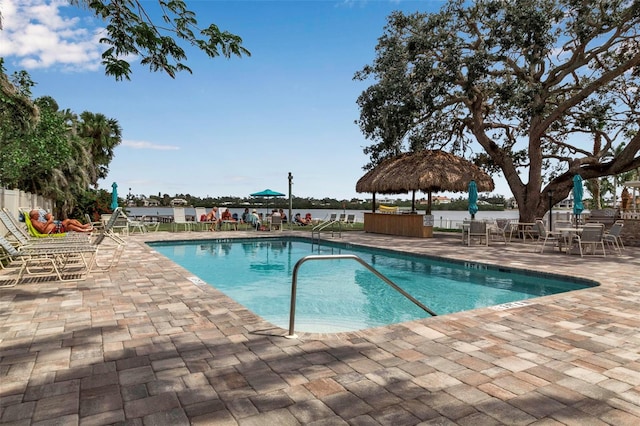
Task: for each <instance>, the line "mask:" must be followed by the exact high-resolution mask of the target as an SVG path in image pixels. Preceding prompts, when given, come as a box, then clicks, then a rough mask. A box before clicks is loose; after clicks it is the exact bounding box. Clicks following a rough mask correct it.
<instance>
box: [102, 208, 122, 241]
mask: <svg viewBox="0 0 640 426" xmlns="http://www.w3.org/2000/svg"><path fill="white" fill-rule="evenodd" d="M100 218H101V220H102V223H104V224H105V226H106V224H107V223H109V222H111V221H112V219H113V222H112V226H111V228H110V232H111V233H114V232H116V231H118V230H119V231H120V233H121V234H122V235H129V220H128V218H127V217H126V215H124V212H123V211H122V207H118V208H116V209H115V210H114V211H113V213H111V214H102V215H100Z"/></svg>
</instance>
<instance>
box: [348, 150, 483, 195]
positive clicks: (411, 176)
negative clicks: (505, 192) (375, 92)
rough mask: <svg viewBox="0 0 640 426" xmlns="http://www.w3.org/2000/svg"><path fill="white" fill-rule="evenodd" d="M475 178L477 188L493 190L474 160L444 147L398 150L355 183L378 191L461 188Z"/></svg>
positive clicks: (405, 191) (386, 192)
mask: <svg viewBox="0 0 640 426" xmlns="http://www.w3.org/2000/svg"><path fill="white" fill-rule="evenodd" d="M471 180H475V181H476V185H477V186H478V191H479V192H489V191H493V189H494V188H495V186H494V183H493V179H491V176H489V175H488V174H486V173H485V172H484V171H483V170H482V169H480V168H479V167H478V166H476V165H475V164H473V163H471V162H470V161H468V160H465V159H464V158H461V157H458V156H455V155H453V154H450V153H448V152H444V151H428V150H425V151H419V152H408V153H404V154H400V155H398V156H397V157H393V158H388V159H386V160H384V161H382V162H381V163H380V164H379V165H377V166H376V167H375V168H373V169H372V170H370V171H369V172H367V174H365V175H364V176H362V177H361V178H360V180H358V183H356V191H358V192H372V193H380V194H403V193H408V192H411V191H422V192H441V191H450V192H464V191H467V190H468V188H469V182H470V181H471Z"/></svg>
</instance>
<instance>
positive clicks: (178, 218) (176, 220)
mask: <svg viewBox="0 0 640 426" xmlns="http://www.w3.org/2000/svg"><path fill="white" fill-rule="evenodd" d="M181 225H182V226H184V230H185V231H191V225H193V222H189V221H187V217H186V215H185V212H184V207H174V208H173V229H174V231H177V230H178V227H179V226H181Z"/></svg>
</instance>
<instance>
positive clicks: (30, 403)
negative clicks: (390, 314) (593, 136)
mask: <svg viewBox="0 0 640 426" xmlns="http://www.w3.org/2000/svg"><path fill="white" fill-rule="evenodd" d="M284 234H285V235H286V234H287V232H284ZM246 235H251V236H254V235H257V234H255V233H244V232H226V233H216V234H215V235H214V234H211V233H205V232H191V233H186V232H184V233H154V234H146V235H144V236H131V237H129V245H128V247H127V249H126V252H125V255H124V256H123V258H122V259H121V260H120V263H119V264H118V265H117V267H115V268H114V269H113V270H112V271H110V272H109V273H106V272H96V273H93V274H91V275H90V276H89V278H88V279H87V280H85V281H80V282H67V283H61V282H43V283H38V284H23V285H19V286H16V287H13V288H4V289H0V422H1V423H2V424H3V425H30V424H34V425H52V424H56V425H75V424H81V425H99V424H100V425H101V424H127V425H128V424H131V425H165V424H166V425H187V424H194V425H247V426H249V425H260V426H263V425H298V424H310V425H347V424H348V425H378V424H380V425H394V426H396V425H414V424H421V425H432V424H433V425H435V424H437V425H447V424H460V425H493V424H509V425H530V424H536V425H542V424H544V425H560V424H568V425H598V424H615V425H638V424H640V362H639V359H640V292H639V291H638V286H639V285H640V278H639V271H640V249H638V248H627V250H626V251H625V253H624V255H623V256H616V257H614V256H610V257H607V258H580V257H578V256H565V255H559V254H552V253H545V254H539V253H534V252H533V251H532V250H531V246H525V245H523V244H521V243H514V244H510V245H507V246H505V245H503V244H494V245H492V246H490V247H488V248H486V247H477V246H476V247H465V246H462V245H461V244H460V241H459V239H458V238H456V237H450V236H444V235H436V237H435V238H432V239H415V238H398V237H389V236H380V235H372V234H364V233H360V232H349V233H344V234H343V238H342V240H343V241H350V242H353V243H358V244H364V245H370V246H376V247H384V248H393V249H398V250H406V251H411V252H421V253H428V254H430V255H435V256H442V257H446V258H454V259H463V260H469V261H473V262H484V263H495V264H501V265H506V266H510V267H517V268H530V269H535V270H541V271H549V272H557V273H566V274H571V275H576V276H580V277H586V278H589V279H593V280H596V281H599V282H600V283H601V286H599V287H596V288H592V289H587V290H581V291H577V292H572V293H567V294H561V295H554V296H546V297H542V298H538V299H533V300H530V301H529V302H530V304H529V305H527V306H521V307H517V308H512V309H504V310H496V309H492V308H484V309H478V310H474V311H469V312H464V313H460V314H451V315H444V316H440V317H435V318H429V319H425V320H419V321H412V322H408V323H403V324H398V325H394V326H390V327H381V328H376V329H371V330H366V331H362V332H357V333H345V334H340V335H312V334H303V335H301V336H300V338H299V339H286V338H284V337H282V336H283V335H285V334H286V331H285V330H282V329H279V328H275V327H273V326H271V325H270V324H268V323H266V322H264V321H262V320H261V319H260V318H257V317H256V316H254V315H253V314H252V313H251V312H248V311H247V310H245V309H244V308H243V307H241V306H239V305H238V304H236V303H235V302H233V301H232V300H230V299H228V298H227V297H226V296H224V295H222V294H221V293H219V292H218V291H217V290H215V289H213V288H210V287H208V286H206V285H197V284H194V283H193V282H191V281H190V280H189V279H188V277H190V274H189V273H188V272H187V271H185V270H184V269H182V268H181V267H179V266H177V265H175V264H173V263H172V262H169V261H167V260H166V259H165V258H163V257H162V256H160V255H159V254H157V253H156V252H154V251H153V250H152V249H151V248H149V247H148V246H146V245H145V244H144V241H145V240H159V239H185V238H188V239H194V238H211V237H217V238H219V237H221V236H229V237H237V236H246ZM296 235H300V233H296Z"/></svg>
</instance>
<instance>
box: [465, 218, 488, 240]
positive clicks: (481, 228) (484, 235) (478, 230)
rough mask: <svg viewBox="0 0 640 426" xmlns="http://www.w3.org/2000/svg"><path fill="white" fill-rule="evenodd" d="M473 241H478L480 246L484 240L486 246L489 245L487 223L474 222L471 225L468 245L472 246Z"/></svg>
mask: <svg viewBox="0 0 640 426" xmlns="http://www.w3.org/2000/svg"><path fill="white" fill-rule="evenodd" d="M472 239H478V243H479V244H482V240H483V239H484V243H485V245H487V246H488V245H489V230H488V229H487V222H484V221H480V220H472V221H471V223H469V232H468V234H467V245H471V240H472Z"/></svg>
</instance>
